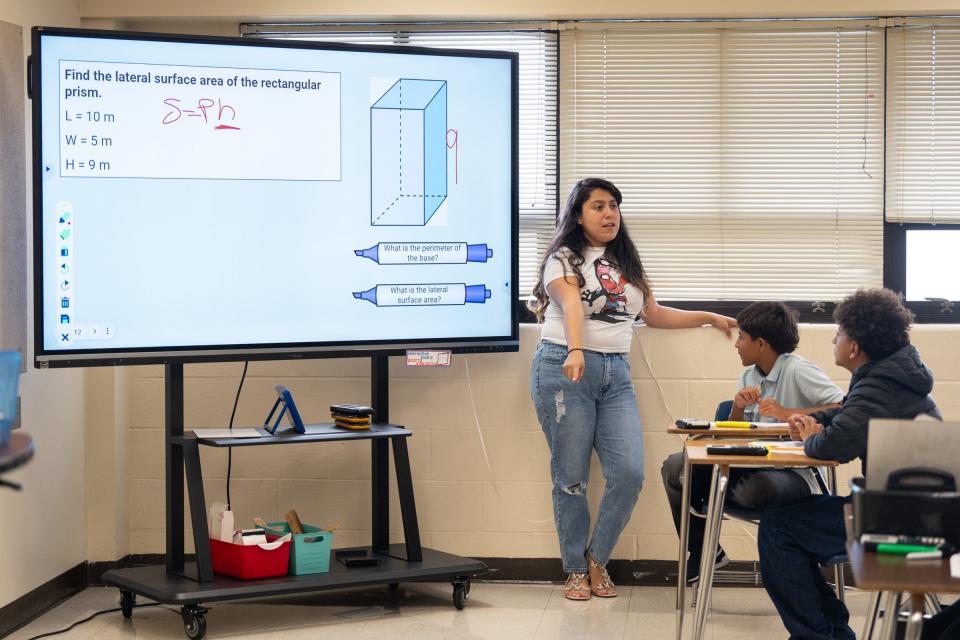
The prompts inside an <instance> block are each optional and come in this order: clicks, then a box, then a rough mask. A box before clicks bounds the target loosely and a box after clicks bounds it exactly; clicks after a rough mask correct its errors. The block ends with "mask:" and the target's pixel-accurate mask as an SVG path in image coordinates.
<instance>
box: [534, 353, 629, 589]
mask: <svg viewBox="0 0 960 640" xmlns="http://www.w3.org/2000/svg"><path fill="white" fill-rule="evenodd" d="M583 356H584V359H585V361H586V368H585V369H584V374H583V377H582V378H581V379H580V381H579V382H571V381H570V380H568V379H567V378H566V377H565V376H564V375H563V368H562V365H563V361H564V360H566V358H567V348H566V347H565V346H563V345H559V344H553V343H550V342H541V343H540V345H539V346H538V347H537V353H536V355H535V356H534V359H533V371H532V372H531V376H530V391H531V395H532V396H533V402H534V404H535V405H536V409H537V418H538V419H539V420H540V426H541V427H542V428H543V433H544V434H545V435H546V436H547V444H548V445H549V446H550V454H551V461H550V466H551V469H550V471H551V478H552V480H553V513H554V517H555V518H556V524H557V535H558V536H559V537H560V557H561V560H562V561H563V570H564V571H566V572H567V573H572V572H579V573H586V571H587V562H586V559H585V557H584V555H585V553H587V552H589V553H590V555H591V556H593V557H594V558H595V559H596V560H597V562H599V563H600V564H606V563H607V561H608V560H609V559H610V554H611V553H612V552H613V547H614V545H615V544H616V543H617V539H619V537H620V533H621V532H622V531H623V528H624V527H625V526H626V525H627V521H628V520H629V519H630V514H631V513H632V512H633V506H634V505H635V504H636V502H637V496H638V495H639V493H640V488H641V486H642V485H643V430H642V428H641V426H640V413H639V412H638V411H637V399H636V396H635V395H634V392H633V383H632V382H631V380H630V364H629V362H628V361H627V357H626V355H624V354H619V353H599V352H597V351H587V350H584V352H583ZM593 449H596V450H597V456H598V457H599V458H600V465H601V467H602V468H603V477H604V478H605V479H606V481H607V485H606V489H605V490H604V492H603V498H602V499H601V500H600V511H599V514H598V515H597V523H596V526H595V527H594V529H593V537H592V538H591V540H590V542H589V545H588V544H587V536H588V534H589V532H590V509H589V507H588V505H587V481H588V479H589V476H590V453H591V451H592V450H593Z"/></svg>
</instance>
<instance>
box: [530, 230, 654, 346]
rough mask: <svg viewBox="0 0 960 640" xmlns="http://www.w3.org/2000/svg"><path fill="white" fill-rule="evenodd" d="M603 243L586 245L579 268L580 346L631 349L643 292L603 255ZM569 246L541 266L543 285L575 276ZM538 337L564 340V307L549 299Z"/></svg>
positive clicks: (557, 340)
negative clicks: (570, 260) (581, 321)
mask: <svg viewBox="0 0 960 640" xmlns="http://www.w3.org/2000/svg"><path fill="white" fill-rule="evenodd" d="M603 252H604V248H603V247H587V248H586V249H585V250H584V252H583V258H584V263H583V264H582V265H581V266H580V271H581V273H582V275H583V279H584V280H585V282H584V285H583V286H582V287H581V288H580V301H581V302H582V304H583V317H584V323H583V345H582V346H583V348H584V349H590V350H591V351H601V352H603V353H626V352H628V351H630V339H631V338H632V331H633V323H634V320H636V319H637V317H638V316H639V315H640V311H641V310H642V309H643V292H642V291H641V290H640V289H639V288H638V287H635V286H633V285H632V284H630V283H628V282H626V281H625V280H624V279H623V278H622V277H621V276H620V272H619V271H618V270H617V268H616V267H614V266H613V265H612V264H610V262H609V261H608V260H607V259H606V258H604V257H603ZM569 256H570V252H569V250H566V249H564V250H562V251H561V252H560V257H557V256H550V258H548V259H547V263H546V265H545V266H544V269H543V283H544V286H546V285H547V284H549V283H550V282H552V281H553V280H556V279H558V278H563V277H565V276H573V277H575V276H576V272H575V271H574V270H573V267H571V266H570V262H569ZM540 337H541V338H542V339H543V340H546V341H548V342H555V343H557V344H563V345H565V344H567V338H566V336H565V335H564V333H563V311H562V310H561V309H560V305H558V304H557V303H556V302H553V301H552V300H551V301H550V305H549V306H548V307H547V310H546V312H545V314H544V321H543V329H542V331H541V333H540Z"/></svg>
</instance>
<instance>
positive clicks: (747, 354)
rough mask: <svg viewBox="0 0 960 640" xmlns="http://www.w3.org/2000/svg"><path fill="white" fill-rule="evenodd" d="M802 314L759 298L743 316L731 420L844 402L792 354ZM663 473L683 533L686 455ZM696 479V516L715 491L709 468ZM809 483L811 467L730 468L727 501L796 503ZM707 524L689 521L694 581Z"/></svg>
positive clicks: (781, 415)
mask: <svg viewBox="0 0 960 640" xmlns="http://www.w3.org/2000/svg"><path fill="white" fill-rule="evenodd" d="M797 315H798V314H797V312H796V311H794V310H792V309H790V308H789V307H787V306H786V305H785V304H782V303H780V302H754V303H753V304H751V305H750V306H748V307H747V308H746V309H744V310H743V311H741V312H740V315H738V316H737V325H738V327H739V329H740V333H739V335H738V336H737V342H736V347H737V352H738V353H739V354H740V361H741V362H742V363H743V364H744V366H746V367H747V369H746V370H744V372H743V373H742V374H741V375H740V387H739V388H740V391H739V392H738V393H737V395H736V397H735V398H734V400H733V410H732V412H731V414H730V418H731V419H732V420H748V421H752V422H760V421H766V422H777V421H784V420H786V419H787V416H789V415H791V414H794V413H809V412H813V411H819V410H823V409H828V408H832V407H839V406H840V405H839V402H840V401H841V400H842V399H843V391H841V390H840V388H839V387H837V385H835V384H833V383H832V382H831V381H830V379H829V378H827V375H826V374H825V373H824V372H823V371H821V370H820V368H819V367H817V365H815V364H813V363H812V362H810V361H809V360H806V359H804V358H801V357H800V356H798V355H795V354H794V353H793V350H794V349H796V348H797V343H798V342H799V341H800V334H799V330H798V328H797ZM661 474H662V476H663V486H664V489H666V492H667V499H668V500H669V501H670V509H671V511H673V522H674V525H676V527H677V532H678V533H679V531H680V514H681V511H680V509H681V504H680V503H681V501H682V499H683V498H682V496H683V494H682V492H683V478H682V477H681V476H682V475H683V452H679V453H674V454H672V455H671V456H669V457H668V458H667V459H666V460H665V461H664V463H663V467H662V469H661ZM692 477H693V481H692V483H691V485H690V501H691V504H692V505H694V513H700V514H702V512H703V511H704V508H703V503H704V502H705V499H706V496H707V493H708V492H709V490H710V469H709V468H708V467H706V466H703V467H695V468H694V469H693V473H692ZM811 483H815V480H814V479H813V477H812V474H810V472H808V471H806V470H800V471H799V472H798V471H794V470H790V469H759V470H758V469H731V470H730V479H729V484H728V486H729V487H730V499H729V502H730V503H731V504H733V505H735V506H740V507H743V508H747V509H762V508H764V507H767V506H771V505H779V504H785V503H787V502H794V501H796V500H799V499H800V498H804V497H806V496H808V495H810V484H811ZM814 486H815V484H814ZM704 528H705V521H704V520H703V519H702V518H691V519H690V526H689V536H688V544H687V549H688V550H689V553H690V559H689V561H688V562H687V581H688V582H695V581H696V580H697V578H698V577H699V573H700V554H701V549H702V548H703V532H704ZM727 562H728V560H727V556H726V554H725V553H724V551H723V549H718V550H717V560H716V566H717V567H721V566H723V565H725V564H727Z"/></svg>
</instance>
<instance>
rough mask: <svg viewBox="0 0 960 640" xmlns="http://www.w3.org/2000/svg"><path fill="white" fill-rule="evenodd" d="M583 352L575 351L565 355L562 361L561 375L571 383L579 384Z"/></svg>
mask: <svg viewBox="0 0 960 640" xmlns="http://www.w3.org/2000/svg"><path fill="white" fill-rule="evenodd" d="M584 366H585V365H584V360H583V351H581V350H580V349H576V350H574V351H571V352H569V353H568V354H567V359H566V360H564V361H563V375H565V376H567V378H568V379H569V380H571V381H573V382H580V378H582V377H583V369H584Z"/></svg>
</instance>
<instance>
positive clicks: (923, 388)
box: [758, 289, 941, 640]
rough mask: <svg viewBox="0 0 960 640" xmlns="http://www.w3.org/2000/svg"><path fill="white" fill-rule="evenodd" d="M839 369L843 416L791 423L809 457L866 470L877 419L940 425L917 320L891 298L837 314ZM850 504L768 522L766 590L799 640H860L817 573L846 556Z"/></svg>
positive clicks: (764, 521) (793, 511) (763, 545)
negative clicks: (843, 375)
mask: <svg viewBox="0 0 960 640" xmlns="http://www.w3.org/2000/svg"><path fill="white" fill-rule="evenodd" d="M833 317H834V320H836V322H837V335H836V336H835V337H834V338H833V344H834V349H833V353H834V358H835V360H836V363H837V364H838V365H839V366H841V367H843V368H845V369H847V370H849V371H850V372H851V373H852V374H853V377H852V378H851V380H850V390H849V392H848V393H847V396H846V398H844V399H843V404H842V406H841V407H840V408H838V409H831V410H829V411H821V412H817V413H814V414H812V415H793V416H790V417H789V418H788V422H789V423H790V429H791V435H793V437H794V439H800V440H803V443H804V451H805V452H806V453H807V455H809V456H812V457H814V458H821V459H823V460H837V461H839V462H849V461H851V460H853V459H855V458H860V459H861V461H862V464H863V466H864V468H865V467H866V464H867V460H866V455H867V424H868V422H869V421H870V419H871V418H894V419H897V418H899V419H912V418H915V417H916V416H917V415H919V414H924V413H925V414H930V415H932V416H933V417H935V418H938V419H941V416H940V411H939V409H938V408H937V405H936V403H935V402H934V401H933V398H931V397H930V395H929V394H930V390H931V389H933V374H932V373H930V370H929V369H927V367H926V366H925V365H924V364H923V362H922V361H921V360H920V354H919V353H917V350H916V349H915V348H914V347H913V346H912V345H911V344H910V334H909V330H910V323H911V322H912V321H913V314H912V313H910V311H909V310H908V309H907V308H906V307H904V306H903V303H902V302H901V301H900V298H899V297H898V296H897V294H895V293H894V292H892V291H890V290H889V289H868V290H861V291H858V292H857V293H855V294H853V295H851V296H849V297H847V298H846V299H844V300H843V301H842V302H841V303H840V304H838V305H837V308H836V310H835V311H834V314H833ZM848 501H849V497H836V496H810V497H808V498H805V499H803V500H801V501H800V502H798V503H795V504H789V505H784V506H780V507H773V508H770V509H767V510H766V511H764V513H763V516H762V518H761V519H760V533H759V536H758V542H759V547H760V571H761V574H762V575H763V585H764V588H766V590H767V593H768V594H769V595H770V598H771V599H772V600H773V603H774V604H775V605H776V607H777V611H779V612H780V617H781V619H782V620H783V624H784V626H785V627H786V628H787V630H788V631H789V632H790V637H791V638H804V639H805V640H815V639H821V638H822V639H824V640H826V639H827V638H831V639H833V638H845V639H851V640H852V639H853V638H854V637H855V636H854V633H853V630H852V629H851V628H850V626H849V625H848V620H849V617H850V614H849V612H848V611H847V608H846V606H844V604H843V603H842V602H841V601H840V600H839V599H838V598H837V597H836V595H835V594H834V592H833V590H832V589H831V588H830V587H829V586H828V585H827V581H826V580H825V579H824V578H823V575H822V574H821V573H820V566H819V563H820V562H821V561H822V560H825V559H827V558H830V557H831V556H835V555H838V554H841V553H844V552H845V547H844V542H845V541H846V531H845V528H844V522H843V506H844V504H846V503H847V502H848Z"/></svg>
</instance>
